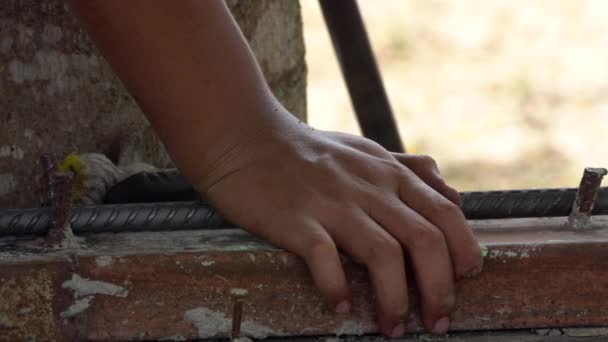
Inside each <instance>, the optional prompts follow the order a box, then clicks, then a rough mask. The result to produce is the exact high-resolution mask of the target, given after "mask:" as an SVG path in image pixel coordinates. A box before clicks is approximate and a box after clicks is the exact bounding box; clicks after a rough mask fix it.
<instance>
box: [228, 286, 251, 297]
mask: <svg viewBox="0 0 608 342" xmlns="http://www.w3.org/2000/svg"><path fill="white" fill-rule="evenodd" d="M248 293H249V291H247V289H239V288H234V289H230V294H231V295H233V296H246V295H247V294H248Z"/></svg>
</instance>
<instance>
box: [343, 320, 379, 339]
mask: <svg viewBox="0 0 608 342" xmlns="http://www.w3.org/2000/svg"><path fill="white" fill-rule="evenodd" d="M371 328H372V327H369V326H366V325H365V324H364V323H362V322H356V321H344V322H343V323H342V325H340V326H339V327H338V328H336V336H342V335H359V336H360V335H363V334H365V333H367V332H369V331H371Z"/></svg>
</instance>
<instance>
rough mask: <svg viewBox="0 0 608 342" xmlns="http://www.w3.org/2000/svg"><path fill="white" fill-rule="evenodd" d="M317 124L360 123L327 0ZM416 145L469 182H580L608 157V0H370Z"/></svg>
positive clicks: (369, 20) (375, 41)
mask: <svg viewBox="0 0 608 342" xmlns="http://www.w3.org/2000/svg"><path fill="white" fill-rule="evenodd" d="M301 4H302V10H303V16H304V30H305V41H306V49H307V51H306V58H307V63H308V71H309V76H308V115H309V123H310V124H311V125H312V126H314V127H317V128H319V129H325V130H336V131H343V132H348V133H352V134H360V132H359V129H358V127H357V123H356V120H355V115H354V113H353V110H352V107H351V104H350V100H349V98H348V93H347V91H346V87H345V85H344V81H343V80H342V77H341V75H340V70H339V67H338V63H337V60H336V58H335V55H334V52H333V49H332V46H331V41H330V39H329V35H328V33H327V30H326V28H325V24H324V22H323V17H322V15H321V11H320V8H319V5H318V3H317V1H314V0H303V1H301ZM359 6H360V10H361V12H362V14H363V17H364V20H365V23H366V27H367V30H368V34H369V37H370V40H371V42H372V46H373V48H374V52H375V54H376V58H377V62H378V64H379V67H380V69H381V72H382V76H383V79H384V83H385V87H386V89H387V92H388V95H389V99H390V101H391V104H392V107H393V111H394V113H395V116H396V119H397V121H398V125H399V128H400V132H401V136H402V139H403V140H404V142H405V144H406V148H407V149H408V152H410V153H418V154H428V155H431V156H433V157H434V158H435V160H436V161H437V162H438V164H439V167H440V169H441V173H442V174H443V176H444V177H445V178H446V180H447V181H448V182H449V183H451V184H452V185H453V186H455V187H456V188H458V189H459V190H461V191H467V190H492V189H513V188H544V187H566V186H568V187H574V186H577V185H578V181H579V180H580V176H581V175H582V170H583V168H584V167H585V166H603V167H608V1H604V0H535V1H524V0H467V1H462V0H382V1H373V0H359Z"/></svg>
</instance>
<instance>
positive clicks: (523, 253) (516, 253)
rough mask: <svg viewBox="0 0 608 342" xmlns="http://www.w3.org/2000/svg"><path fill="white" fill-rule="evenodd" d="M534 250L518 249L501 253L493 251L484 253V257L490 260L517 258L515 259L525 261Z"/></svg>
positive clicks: (496, 250)
mask: <svg viewBox="0 0 608 342" xmlns="http://www.w3.org/2000/svg"><path fill="white" fill-rule="evenodd" d="M535 250H536V247H530V248H520V249H516V250H506V251H502V250H499V249H493V250H490V251H488V252H487V253H486V255H487V256H488V257H489V258H490V259H501V258H517V259H525V258H529V257H530V252H533V251H535Z"/></svg>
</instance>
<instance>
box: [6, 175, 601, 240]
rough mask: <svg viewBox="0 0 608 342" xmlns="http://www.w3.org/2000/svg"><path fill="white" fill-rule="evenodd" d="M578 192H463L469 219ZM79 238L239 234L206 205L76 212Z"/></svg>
mask: <svg viewBox="0 0 608 342" xmlns="http://www.w3.org/2000/svg"><path fill="white" fill-rule="evenodd" d="M576 191H577V189H576V188H568V189H537V190H509V191H487V192H464V193H462V194H461V195H462V197H463V200H464V204H463V205H462V210H463V212H464V214H465V216H466V217H467V218H468V219H477V220H480V219H493V218H517V217H550V216H568V215H569V214H570V210H571V208H572V204H573V203H574V200H575V197H576ZM592 213H593V214H594V215H597V214H608V188H606V187H604V188H600V190H599V192H598V197H597V201H596V203H595V208H594V209H593V212H592ZM49 218H50V209H49V208H36V209H0V236H7V235H14V236H20V235H43V234H45V233H46V232H47V229H48V226H49ZM70 224H71V227H72V230H73V231H74V233H76V234H85V233H105V232H137V231H160V230H187V229H217V228H235V226H234V225H232V224H230V223H228V222H226V221H225V220H224V219H223V218H222V217H221V216H220V215H219V214H218V213H217V212H216V211H215V210H214V209H213V208H211V207H210V206H208V205H206V204H204V203H201V202H163V203H137V204H111V205H101V206H91V207H75V208H74V209H73V210H72V217H71V220H70Z"/></svg>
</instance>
